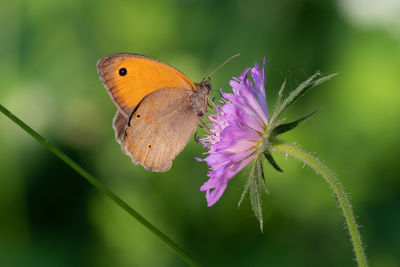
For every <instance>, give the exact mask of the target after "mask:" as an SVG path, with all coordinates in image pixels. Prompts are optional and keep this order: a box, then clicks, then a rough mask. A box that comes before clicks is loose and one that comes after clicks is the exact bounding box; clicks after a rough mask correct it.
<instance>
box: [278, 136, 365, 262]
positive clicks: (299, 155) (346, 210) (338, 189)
mask: <svg viewBox="0 0 400 267" xmlns="http://www.w3.org/2000/svg"><path fill="white" fill-rule="evenodd" d="M272 149H273V150H274V151H276V152H280V153H283V154H287V155H290V156H292V157H294V158H296V159H298V160H300V161H301V162H303V163H304V164H306V165H308V166H309V167H310V168H312V169H313V170H315V171H316V172H317V173H318V174H320V175H321V176H322V177H323V178H324V179H325V181H326V182H327V183H328V184H329V185H330V187H331V188H332V190H333V192H334V193H335V196H336V198H337V200H338V201H339V205H340V207H341V209H342V211H343V215H344V217H345V219H346V223H347V228H348V230H349V233H350V237H351V241H352V244H353V249H354V253H355V254H356V260H357V263H358V266H360V267H365V266H368V263H367V258H366V256H365V252H364V247H363V244H362V241H361V236H360V232H359V231H358V227H357V223H356V219H355V217H354V214H353V210H352V207H351V205H350V202H349V199H348V197H347V195H346V193H345V192H344V189H343V186H342V184H341V183H340V181H339V180H338V179H337V178H336V176H335V174H334V173H333V172H332V171H331V170H330V169H328V167H326V166H325V165H324V164H323V163H322V162H321V161H320V160H318V159H317V158H316V157H314V156H312V155H311V154H310V153H307V152H305V151H303V150H301V149H300V148H298V147H296V146H295V145H292V144H288V143H286V142H284V141H282V140H278V139H275V140H274V141H273V143H272Z"/></svg>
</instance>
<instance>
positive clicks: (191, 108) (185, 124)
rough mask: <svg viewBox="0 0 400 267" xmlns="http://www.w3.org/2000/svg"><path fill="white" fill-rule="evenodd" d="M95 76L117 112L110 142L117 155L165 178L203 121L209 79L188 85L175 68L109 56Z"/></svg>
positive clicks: (126, 56) (137, 58)
mask: <svg viewBox="0 0 400 267" xmlns="http://www.w3.org/2000/svg"><path fill="white" fill-rule="evenodd" d="M97 71H98V74H99V77H100V79H101V81H102V83H103V84H104V86H105V88H106V89H107V92H108V93H109V94H110V96H111V99H112V100H113V102H114V103H115V105H116V106H117V108H118V111H117V113H116V114H115V116H114V120H113V128H114V131H115V137H116V140H117V141H118V143H119V144H120V145H121V147H122V151H123V152H124V153H125V154H127V155H129V156H130V157H131V158H132V161H133V163H135V164H141V165H143V167H144V168H146V169H147V170H149V171H155V172H164V171H167V170H169V169H170V168H171V165H172V160H173V159H174V158H175V157H176V156H177V155H178V154H179V153H180V152H181V151H182V150H183V148H184V147H185V146H186V144H187V143H188V141H189V139H190V137H191V135H192V133H193V132H194V131H195V129H196V128H197V126H198V124H199V122H200V121H201V119H202V118H203V117H204V115H205V114H206V112H207V108H208V95H209V94H210V91H211V85H210V78H209V76H208V77H207V78H205V79H203V80H202V81H201V82H200V83H193V82H192V81H191V80H190V79H189V78H188V77H186V76H185V75H184V74H183V73H182V72H180V71H179V70H177V69H176V68H174V67H172V66H170V65H168V64H166V63H163V62H160V61H158V60H155V59H153V58H150V57H146V56H142V55H138V54H113V55H110V56H106V57H104V58H101V59H100V60H99V61H98V62H97Z"/></svg>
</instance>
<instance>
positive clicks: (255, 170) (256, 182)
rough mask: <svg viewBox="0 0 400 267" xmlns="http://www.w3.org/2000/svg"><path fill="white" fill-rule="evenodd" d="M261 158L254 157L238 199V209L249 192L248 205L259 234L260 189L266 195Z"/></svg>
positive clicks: (260, 219)
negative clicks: (255, 220)
mask: <svg viewBox="0 0 400 267" xmlns="http://www.w3.org/2000/svg"><path fill="white" fill-rule="evenodd" d="M261 160H262V158H261V157H260V156H258V157H256V159H255V160H254V161H253V163H252V165H251V167H250V174H249V178H248V180H247V183H246V186H245V188H244V190H243V193H242V196H241V197H240V200H239V203H238V207H240V204H241V203H242V201H243V199H244V197H245V196H246V194H247V192H249V191H250V204H251V209H252V210H253V212H254V215H255V216H256V218H257V220H258V222H259V223H260V229H261V232H262V231H263V217H262V201H261V187H264V190H265V191H266V192H267V193H268V190H267V186H266V183H265V176H264V170H263V166H262V161H261Z"/></svg>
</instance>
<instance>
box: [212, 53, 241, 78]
mask: <svg viewBox="0 0 400 267" xmlns="http://www.w3.org/2000/svg"><path fill="white" fill-rule="evenodd" d="M238 56H240V53H238V54H236V55H233V56H231V57H230V58H228V59H227V60H225V62H224V63H222V64H221V65H219V67H218V68H216V69H215V70H213V71H212V72H211V73H210V74H208V75H207V76H206V77H207V78H206V79H210V76H211V75H213V74H214V73H216V72H217V70H219V69H220V68H222V67H223V66H224V65H225V64H226V63H228V62H229V61H231V60H232V59H234V58H236V57H238Z"/></svg>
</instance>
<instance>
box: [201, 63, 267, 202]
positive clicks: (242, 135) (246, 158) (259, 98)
mask: <svg viewBox="0 0 400 267" xmlns="http://www.w3.org/2000/svg"><path fill="white" fill-rule="evenodd" d="M249 71H250V68H246V69H245V71H244V72H243V73H242V75H241V76H240V77H239V78H233V80H231V81H230V86H231V87H232V90H233V94H231V93H222V91H221V94H222V99H221V103H222V104H221V105H217V106H216V113H215V114H212V115H210V116H209V119H210V121H211V123H210V124H209V125H208V126H209V130H210V133H209V134H207V135H205V136H204V137H203V138H201V142H202V144H203V145H204V146H205V147H207V148H208V149H209V151H208V152H207V154H208V156H207V157H206V158H205V159H203V160H204V161H206V162H207V164H208V165H209V167H210V171H209V173H208V177H209V178H210V179H209V180H208V181H207V182H205V183H204V184H203V185H202V186H201V188H200V190H201V191H206V198H207V203H208V206H212V205H214V204H215V203H216V202H217V201H218V200H219V199H220V197H221V196H222V194H223V193H224V191H225V189H226V187H227V185H228V182H229V180H230V179H231V178H232V177H233V176H235V175H236V174H237V173H238V172H239V171H240V170H242V169H243V168H244V167H246V166H247V165H248V164H249V163H250V162H251V161H252V160H253V159H254V158H255V156H256V152H257V150H258V149H259V148H260V147H261V146H262V141H263V138H264V135H265V130H266V128H267V125H268V121H269V113H268V107H267V99H266V96H265V87H264V85H265V58H264V62H263V68H262V69H261V68H260V66H259V65H258V64H257V63H255V66H254V68H251V76H252V78H253V81H251V80H250V79H248V77H247V74H248V72H249ZM200 160H201V159H200Z"/></svg>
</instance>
